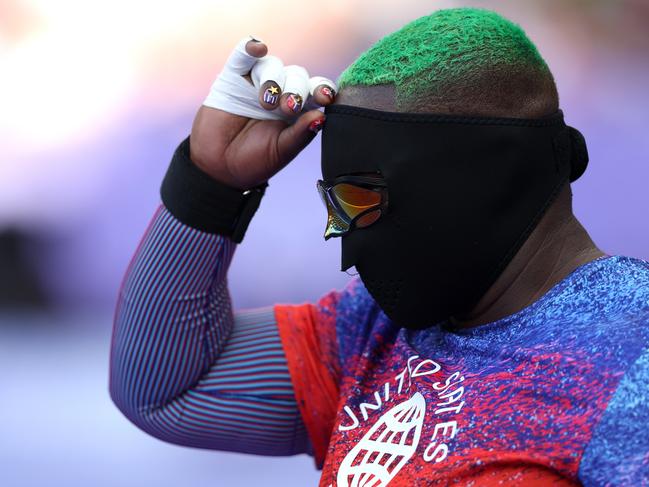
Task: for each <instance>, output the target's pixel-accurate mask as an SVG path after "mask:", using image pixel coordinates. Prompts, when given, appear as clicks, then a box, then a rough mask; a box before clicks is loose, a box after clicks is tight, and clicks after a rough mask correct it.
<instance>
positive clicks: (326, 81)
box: [309, 76, 338, 95]
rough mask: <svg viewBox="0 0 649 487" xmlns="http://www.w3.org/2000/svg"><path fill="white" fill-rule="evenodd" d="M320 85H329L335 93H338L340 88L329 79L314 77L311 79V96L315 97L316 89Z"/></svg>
mask: <svg viewBox="0 0 649 487" xmlns="http://www.w3.org/2000/svg"><path fill="white" fill-rule="evenodd" d="M320 85H327V86H328V87H329V88H331V89H332V90H333V91H334V92H336V93H338V87H337V86H336V83H334V82H333V81H331V80H330V79H329V78H325V77H324V76H314V77H313V78H310V79H309V93H311V95H314V91H315V89H316V88H317V87H318V86H320Z"/></svg>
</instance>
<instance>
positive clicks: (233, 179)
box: [190, 38, 336, 189]
mask: <svg viewBox="0 0 649 487" xmlns="http://www.w3.org/2000/svg"><path fill="white" fill-rule="evenodd" d="M267 52H268V48H267V47H266V45H265V44H264V43H262V42H260V41H257V40H255V39H251V38H246V39H243V40H242V41H241V42H239V44H238V45H237V47H236V48H235V50H234V51H233V52H232V54H231V55H230V57H229V58H228V61H227V62H226V66H225V67H224V69H223V71H222V72H221V74H219V76H218V78H217V79H216V81H215V82H214V84H213V86H212V89H211V91H210V94H209V95H208V97H207V98H206V100H205V102H204V104H203V106H201V107H200V109H199V110H198V113H197V114H196V118H195V119H194V124H193V127H192V133H191V138H190V156H191V159H192V161H193V162H194V163H195V164H196V165H197V166H198V167H200V168H201V169H202V170H203V171H205V172H206V173H207V174H209V175H210V176H211V177H213V178H214V179H216V180H217V181H220V182H222V183H224V184H227V185H228V186H231V187H234V188H239V189H248V188H251V187H253V186H256V185H258V184H261V183H263V182H265V181H267V180H268V179H269V178H270V177H271V176H273V175H274V174H275V173H277V172H278V171H279V170H280V169H282V168H283V167H284V166H285V165H287V164H288V163H289V162H290V161H291V160H292V159H293V158H294V157H295V156H296V155H297V154H298V153H299V152H300V151H301V150H302V149H303V148H304V147H306V145H307V144H308V143H309V142H310V141H311V140H312V139H313V137H314V136H315V134H316V133H317V132H318V130H319V129H320V128H321V126H322V123H323V122H324V114H323V113H322V112H320V111H319V110H317V109H310V110H309V109H308V108H309V107H313V106H316V107H317V106H326V105H328V104H330V103H332V102H333V101H334V97H335V93H336V87H335V84H334V83H333V82H332V81H331V80H328V79H327V78H323V77H320V76H316V77H313V78H310V77H309V74H308V73H307V71H306V69H304V68H303V67H301V66H284V65H283V63H282V61H281V60H280V59H279V58H277V57H274V56H268V55H267ZM305 106H306V107H307V110H306V111H305Z"/></svg>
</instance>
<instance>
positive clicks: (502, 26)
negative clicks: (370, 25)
mask: <svg viewBox="0 0 649 487" xmlns="http://www.w3.org/2000/svg"><path fill="white" fill-rule="evenodd" d="M338 84H339V87H340V89H344V88H345V87H349V86H374V85H385V84H391V85H393V86H394V88H395V97H396V100H395V101H396V105H397V106H398V107H400V108H408V107H413V106H415V105H416V104H421V103H422V102H423V103H427V104H428V105H430V104H431V101H432V103H433V104H434V105H435V104H437V105H440V104H441V105H444V104H446V105H449V104H450V105H454V104H455V105H458V104H462V103H464V104H465V105H466V104H469V105H472V104H473V105H480V104H482V105H486V106H487V107H486V108H487V111H489V109H490V108H489V107H491V108H494V106H497V108H500V111H505V112H507V111H510V112H511V111H512V110H513V111H515V108H516V105H517V104H521V103H523V104H526V105H527V107H528V109H529V108H531V109H532V111H534V110H539V111H541V112H542V111H554V110H556V108H557V106H558V96H557V94H556V86H555V84H554V79H553V78H552V74H551V73H550V70H549V68H548V66H547V64H546V63H545V61H544V60H543V58H542V57H541V55H540V54H539V52H538V50H537V49H536V47H535V46H534V44H533V43H532V42H531V41H530V40H529V38H528V37H527V36H526V35H525V32H524V31H523V29H521V28H520V27H519V26H518V25H516V24H514V23H513V22H510V21H509V20H507V19H505V18H503V17H502V16H500V15H499V14H497V13H495V12H492V11H489V10H483V9H475V8H456V9H446V10H439V11H436V12H434V13H433V14H431V15H428V16H425V17H421V18H419V19H417V20H415V21H413V22H411V23H409V24H407V25H405V26H404V27H402V28H401V29H399V30H398V31H396V32H393V33H392V34H390V35H388V36H386V37H384V38H383V39H381V40H380V41H378V42H377V43H376V44H375V45H374V46H372V47H371V48H370V49H368V50H367V51H366V52H364V53H363V54H361V55H360V56H359V57H358V59H356V61H354V62H353V63H352V64H351V65H350V66H349V67H348V68H347V69H346V70H345V71H344V72H343V73H342V74H341V75H340V78H339V80H338ZM460 102H461V103H460ZM531 105H533V106H531ZM456 108H459V109H460V110H461V109H462V107H461V106H459V107H456ZM553 108H554V109H553ZM451 110H453V107H451ZM473 111H476V110H475V109H474V110H473Z"/></svg>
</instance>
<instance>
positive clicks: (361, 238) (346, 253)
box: [322, 105, 588, 328]
mask: <svg viewBox="0 0 649 487" xmlns="http://www.w3.org/2000/svg"><path fill="white" fill-rule="evenodd" d="M326 116H327V122H326V126H325V129H324V131H323V139H322V173H323V177H324V179H325V181H330V180H333V179H334V178H336V177H339V176H342V175H349V174H360V173H377V172H378V173H380V174H381V175H382V176H383V178H384V179H385V182H386V184H387V192H388V207H387V209H386V211H385V213H384V214H383V215H382V216H381V218H380V219H379V220H378V221H376V222H375V223H373V224H372V225H370V226H368V227H366V228H358V229H356V230H353V231H351V232H350V233H348V234H347V235H345V236H343V237H342V270H347V269H349V268H350V267H352V266H356V269H357V271H358V273H359V274H360V277H361V279H362V281H363V283H364V284H365V286H366V287H367V289H368V291H369V292H370V294H371V295H372V297H373V298H374V299H375V300H376V301H377V303H378V304H379V305H380V306H381V308H382V309H383V311H384V312H385V313H386V315H387V316H388V317H389V318H390V319H392V320H393V321H394V322H395V323H397V324H399V325H400V326H403V327H406V328H425V327H428V326H431V325H434V324H436V323H438V322H439V321H441V320H444V319H447V318H449V317H450V316H453V315H454V314H458V313H462V312H465V311H468V310H470V309H471V308H472V306H473V305H475V304H476V302H477V301H478V300H479V298H480V297H482V296H483V295H484V293H485V292H486V291H487V289H488V288H489V287H490V286H491V285H492V284H493V283H494V281H495V280H496V278H497V277H498V276H499V275H500V273H501V272H502V271H503V269H504V268H505V266H506V265H507V264H508V263H509V261H510V260H511V259H512V258H513V256H514V255H515V254H516V252H517V251H518V249H519V248H520V247H521V245H522V244H523V242H524V241H525V240H526V239H527V237H528V236H529V234H530V233H531V232H532V230H533V229H534V227H535V226H536V224H537V223H538V221H539V220H540V218H541V216H542V215H543V213H544V211H545V210H546V209H547V207H548V206H549V205H550V203H551V202H552V201H553V199H554V197H555V196H556V195H557V193H558V192H559V190H560V189H561V187H562V186H563V184H565V183H566V182H567V181H568V180H570V181H574V180H575V179H577V178H578V177H579V176H580V175H581V174H582V173H583V171H584V170H585V168H586V164H587V162H588V155H587V152H586V145H585V141H584V139H583V137H582V136H581V134H580V133H579V132H578V131H577V130H575V129H573V128H571V127H568V126H566V125H565V124H564V121H563V114H562V113H561V112H557V113H556V114H554V115H552V116H549V117H546V118H541V119H532V120H525V119H505V118H475V117H458V116H446V115H432V114H416V113H389V112H381V111H376V110H368V109H362V108H356V107H350V106H344V105H333V106H330V107H327V109H326Z"/></svg>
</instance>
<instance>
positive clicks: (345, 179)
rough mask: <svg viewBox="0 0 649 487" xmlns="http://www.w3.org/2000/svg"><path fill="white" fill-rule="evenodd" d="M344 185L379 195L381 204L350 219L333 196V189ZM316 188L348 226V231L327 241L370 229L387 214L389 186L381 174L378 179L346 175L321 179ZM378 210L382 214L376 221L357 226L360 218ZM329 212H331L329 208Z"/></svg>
mask: <svg viewBox="0 0 649 487" xmlns="http://www.w3.org/2000/svg"><path fill="white" fill-rule="evenodd" d="M343 183H346V184H351V185H352V186H358V187H360V188H364V189H369V190H372V191H375V192H377V193H379V195H380V196H381V201H380V203H378V204H376V205H373V206H371V207H369V208H368V209H366V210H364V211H362V212H361V213H359V214H358V215H356V216H355V217H354V218H352V219H350V218H349V217H348V216H347V214H346V213H345V211H344V210H343V209H342V207H341V206H340V204H339V203H338V199H337V198H336V196H335V195H334V194H333V191H332V190H333V188H334V187H336V186H337V185H338V184H343ZM316 187H317V189H318V193H320V195H321V196H325V197H326V199H327V201H328V202H329V205H330V206H331V208H332V209H333V210H334V211H335V212H336V216H337V217H338V218H339V219H340V220H341V221H343V222H344V223H346V224H347V229H346V230H345V231H344V232H342V233H336V234H335V235H328V236H326V237H325V239H329V238H331V237H342V236H344V235H347V234H348V233H350V232H351V231H353V230H355V229H356V228H367V227H370V226H372V225H374V223H376V221H378V220H379V219H380V218H381V217H382V216H383V215H384V214H385V211H386V210H387V208H388V186H387V184H386V182H385V179H383V177H382V176H381V174H380V173H377V176H376V177H373V176H354V175H345V176H339V177H337V178H334V179H331V180H328V181H323V180H322V179H319V180H318V181H317V183H316ZM325 206H327V205H325ZM377 210H378V211H379V212H380V215H379V217H378V218H377V219H376V220H375V221H373V222H372V223H370V224H369V225H366V226H363V227H357V226H356V222H357V221H358V220H359V219H360V218H362V217H363V216H365V215H367V214H369V213H371V212H373V211H377ZM327 211H329V209H328V208H327Z"/></svg>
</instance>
